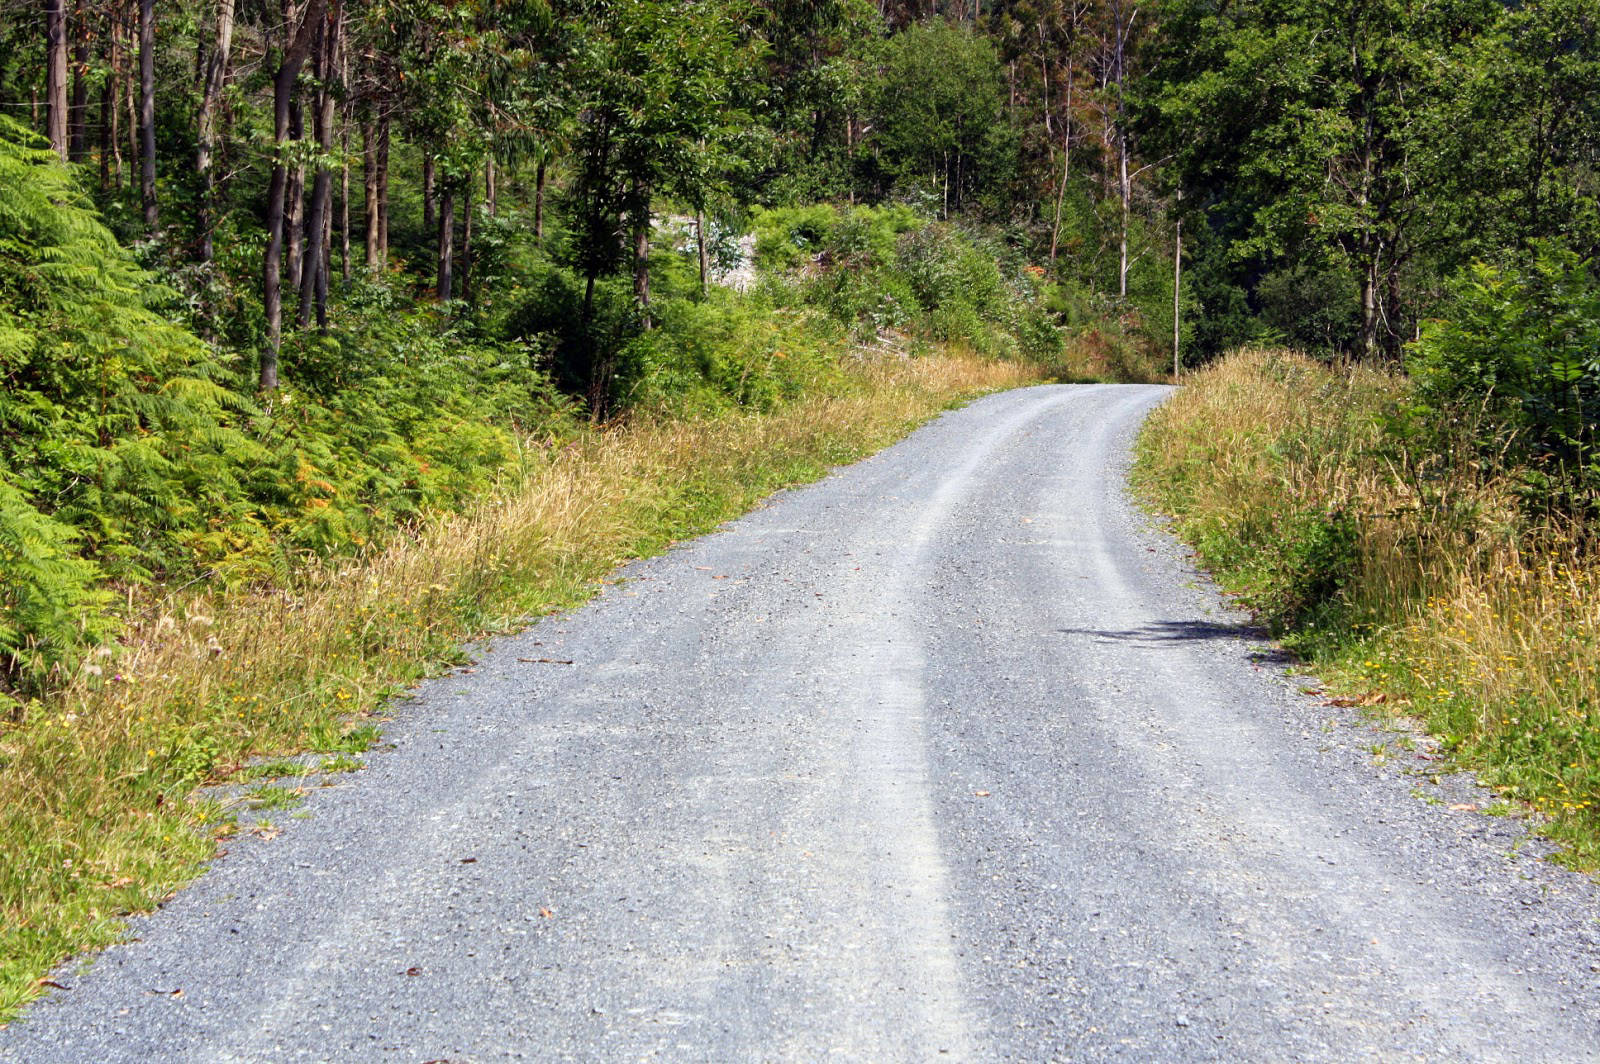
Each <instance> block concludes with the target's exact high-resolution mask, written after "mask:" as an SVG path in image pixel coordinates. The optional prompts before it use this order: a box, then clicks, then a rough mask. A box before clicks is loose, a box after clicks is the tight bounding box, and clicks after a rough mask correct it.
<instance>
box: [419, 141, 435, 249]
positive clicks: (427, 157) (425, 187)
mask: <svg viewBox="0 0 1600 1064" xmlns="http://www.w3.org/2000/svg"><path fill="white" fill-rule="evenodd" d="M433 193H434V179H433V154H432V153H431V152H429V151H427V150H426V149H424V150H423V154H422V228H423V230H424V231H426V230H430V229H432V228H433V225H434V214H433Z"/></svg>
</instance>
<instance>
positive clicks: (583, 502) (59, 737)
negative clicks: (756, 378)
mask: <svg viewBox="0 0 1600 1064" xmlns="http://www.w3.org/2000/svg"><path fill="white" fill-rule="evenodd" d="M847 377H848V378H849V382H850V383H849V385H848V386H847V387H845V388H844V389H843V390H842V391H839V392H837V393H836V394H830V395H817V396H813V397H811V398H808V399H804V400H801V401H799V402H797V403H795V404H793V405H791V406H789V407H786V408H784V409H781V410H779V411H778V412H776V413H773V414H769V415H764V416H755V415H727V416H721V417H715V418H706V419H700V420H690V421H666V420H662V421H648V420H647V421H641V422H636V423H634V424H631V425H628V426H626V427H622V428H617V429H613V430H608V431H595V432H592V433H589V434H587V435H583V436H580V437H579V438H578V439H576V440H575V441H572V442H569V443H566V444H562V445H547V446H542V445H541V444H540V443H539V442H538V441H529V442H528V445H527V446H528V448H529V450H528V454H527V456H526V458H527V465H528V475H527V477H526V479H525V481H524V482H523V483H522V484H521V485H520V487H519V488H518V489H517V490H515V491H513V492H511V493H509V494H506V495H504V496H502V497H499V498H497V499H494V500H493V501H491V502H489V503H487V504H485V505H483V506H482V507H480V508H479V509H477V510H476V511H474V512H472V513H470V514H467V515H465V516H461V517H454V518H449V519H444V520H440V521H437V522H435V523H433V524H429V525H426V526H424V527H421V528H418V529H416V530H415V531H414V533H413V534H412V535H410V536H406V537H399V538H397V539H396V540H394V541H393V542H391V543H390V544H389V545H388V547H387V548H386V549H384V550H382V551H381V552H379V553H375V554H373V555H372V556H370V557H368V558H365V559H363V560H360V561H359V562H356V563H346V564H344V565H342V566H339V567H329V568H324V569H319V570H315V571H312V572H308V573H306V574H304V575H302V576H301V577H299V578H298V579H297V580H296V581H295V582H294V583H293V585H292V586H290V587H288V588H285V589H281V590H276V591H272V592H270V593H256V594H249V595H243V594H233V595H223V596H217V595H213V594H209V593H207V591H205V590H204V589H203V588H189V589H182V590H178V591H175V592H171V593H168V594H167V595H165V597H159V598H158V597H153V596H152V597H151V599H150V600H149V601H148V602H145V603H144V604H143V608H142V610H140V611H139V619H138V620H137V622H136V623H135V624H133V625H132V626H131V627H130V629H129V630H128V631H127V633H126V635H125V637H124V640H123V645H122V646H121V648H120V649H119V651H118V652H116V653H113V654H108V655H107V656H105V657H104V658H103V659H101V661H100V663H99V664H98V665H94V666H91V667H89V668H87V669H85V670H83V671H82V672H81V673H80V674H79V678H78V680H77V681H76V682H75V683H74V684H73V685H72V686H71V687H70V689H68V690H66V691H65V692H64V693H62V694H61V695H60V696H59V697H56V698H53V699H52V700H51V701H49V702H48V703H41V704H35V705H34V706H33V707H32V709H31V711H30V712H29V714H28V715H27V716H26V717H25V718H24V719H23V720H22V721H20V722H18V723H15V724H12V725H9V726H3V727H4V730H3V731H0V854H3V855H4V858H3V861H0V1019H3V1018H4V1017H5V1016H6V1015H7V1014H8V1013H9V1012H10V1011H12V1010H14V1009H15V1008H16V1007H17V1006H18V1005H20V1004H21V1003H22V1002H24V1001H26V1000H27V999H28V998H30V997H31V996H33V995H34V994H35V993H36V992H37V989H38V986H39V980H40V979H41V977H42V976H44V974H45V973H46V972H47V971H48V970H49V968H50V967H51V966H52V965H54V964H56V963H57V962H59V961H60V960H61V959H62V958H64V957H66V956H68V955H70V954H72V953H74V952H77V951H79V950H82V949H84V948H88V947H94V946H99V945H103V944H106V943H108V942H110V941H113V940H115V938H116V937H117V936H118V935H119V934H120V933H121V923H120V919H119V918H120V917H121V916H122V915H124V914H126V913H129V912H137V911H141V910H145V909H148V908H150V907H151V906H153V905H154V904H155V903H157V902H158V901H160V900H161V899H162V898H163V897H164V896H166V895H167V894H168V893H169V892H170V891H172V890H174V889H176V888H177V887H178V886H179V885H180V884H182V883H183V882H184V881H185V880H187V879H189V878H190V877H192V876H193V875H194V874H195V873H196V870H197V869H198V867H199V864H200V862H202V861H203V860H205V859H206V858H207V857H209V856H210V855H211V854H212V852H213V850H214V848H215V845H216V842H215V840H216V838H217V837H219V836H220V835H225V834H226V833H227V832H228V831H229V830H230V828H229V825H228V824H227V822H226V821H224V820H221V819H220V818H219V816H218V812H217V810H216V808H215V807H214V806H212V805H209V804H207V803H205V802H200V801H191V800H190V799H191V796H192V795H193V793H194V791H195V789H196V788H197V787H198V786H199V785H201V784H203V783H207V782H213V781H217V780H223V779H227V778H228V777H229V776H230V775H232V774H234V773H236V772H237V771H238V770H239V769H240V768H241V766H242V765H243V764H244V763H245V762H246V760H247V759H250V758H253V757H260V756H263V755H272V754H281V753H288V752H294V751H301V750H307V749H311V750H327V751H334V750H343V749H349V748H351V747H352V746H359V745H361V744H362V743H364V742H366V741H370V738H371V736H372V734H373V730H372V729H371V727H370V726H362V725H361V724H360V717H361V716H362V715H363V714H368V713H370V712H372V711H373V710H374V709H376V708H377V707H379V706H380V705H381V704H382V702H383V700H384V698H385V697H386V696H387V695H389V694H391V693H393V692H394V691H396V690H397V689H398V688H400V687H401V686H403V685H404V684H406V683H408V682H410V681H414V680H415V679H417V678H418V677H420V676H423V675H425V674H427V673H429V672H431V671H435V670H437V669H438V668H439V667H441V666H442V665H443V664H445V663H449V662H454V661H457V660H459V655H460V651H459V649H458V648H459V647H460V645H461V644H462V642H463V641H464V640H466V639H469V638H471V637H473V636H474V635H477V634H480V633H483V632H486V631H494V630H501V629H506V628H510V627H514V626H515V625H516V624H517V623H519V621H520V619H521V618H525V617H528V616H530V615H536V614H539V613H542V612H548V611H552V610H556V609H560V608H562V607H565V606H570V605H572V604H574V603H576V602H579V601H581V600H582V599H583V598H584V597H585V596H587V595H588V594H589V593H590V592H591V591H592V590H593V588H594V587H595V582H596V581H597V580H598V579H599V578H601V577H602V576H604V575H605V574H606V573H607V572H608V571H610V570H611V569H612V568H614V567H615V566H616V565H617V564H618V563H620V562H622V561H624V560H625V559H628V558H631V557H636V556H639V555H643V554H649V553H652V552H656V551H659V550H661V549H663V548H664V547H665V546H666V545H668V544H669V543H670V542H671V541H672V540H674V539H676V538H679V537H683V536H687V535H691V534H694V533H697V532H701V531H704V530H706V529H708V528H711V527H713V526H714V525H715V524H716V523H717V522H718V521H721V520H724V519H726V518H727V517H730V516H733V515H735V514H737V513H739V512H741V511H743V510H744V509H746V508H748V507H749V506H750V505H751V504H752V503H753V502H755V501H756V500H758V499H759V498H761V497H762V496H764V495H766V494H768V493H770V492H771V491H773V490H775V489H777V488H779V487H781V486H783V485H787V484H794V483H798V482H803V481H806V480H809V479H813V478H815V477H817V476H819V475H820V474H821V473H823V472H824V471H825V470H826V469H827V467H828V466H830V465H833V464H837V463H840V462H845V461H848V460H851V459H853V458H856V457H859V456H861V455H863V454H866V453H869V452H870V451H872V450H874V449H877V448H879V447H882V446H883V445H885V444H887V443H889V442H890V441H892V440H893V439H895V438H896V437H898V436H899V435H901V434H903V433H904V432H906V431H907V430H909V429H910V428H911V427H913V426H914V425H916V424H917V423H919V422H920V421H922V420H924V419H926V418H927V417H929V416H931V415H932V414H933V413H935V412H937V411H938V410H940V409H942V408H944V407H946V406H948V405H950V404H951V403H953V402H955V401H957V400H959V399H961V398H964V397H969V396H972V395H974V394H977V393H979V392H983V391H988V390H994V389H998V388H1004V387H1011V386H1015V385H1018V384H1023V383H1028V382H1029V381H1030V379H1031V372H1030V371H1029V370H1027V369H1026V368H1024V367H1021V366H1018V365H1016V364H1005V363H995V362H990V361H980V360H977V359H970V358H959V357H943V358H927V359H918V360H908V361H898V360H897V361H892V362H882V363H877V364H868V365H863V366H860V367H858V368H856V369H855V370H853V371H851V372H850V373H848V374H847ZM136 605H137V604H136Z"/></svg>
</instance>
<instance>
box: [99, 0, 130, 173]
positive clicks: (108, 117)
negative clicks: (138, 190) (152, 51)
mask: <svg viewBox="0 0 1600 1064" xmlns="http://www.w3.org/2000/svg"><path fill="white" fill-rule="evenodd" d="M110 22H111V56H110V59H109V60H108V64H109V66H110V68H111V69H110V70H109V71H108V72H107V74H106V84H105V88H104V90H102V92H101V94H100V108H101V111H102V112H109V113H102V114H101V116H100V143H101V147H100V152H101V159H100V167H101V171H102V173H103V172H104V171H105V166H106V163H105V156H106V155H107V154H109V155H110V156H111V158H112V161H113V162H114V163H115V164H116V180H117V188H119V189H120V188H121V187H122V95H121V87H122V62H123V57H124V55H125V53H124V52H123V49H122V19H121V18H120V17H118V15H117V13H116V11H115V9H113V10H112V12H111V14H110ZM107 141H109V142H110V145H111V150H110V151H109V153H108V152H107V151H106V146H105V145H106V142H107Z"/></svg>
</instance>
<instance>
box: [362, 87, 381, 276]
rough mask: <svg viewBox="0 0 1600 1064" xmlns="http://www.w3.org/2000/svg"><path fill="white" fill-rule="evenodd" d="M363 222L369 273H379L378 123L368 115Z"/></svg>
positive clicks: (364, 125) (364, 134)
mask: <svg viewBox="0 0 1600 1064" xmlns="http://www.w3.org/2000/svg"><path fill="white" fill-rule="evenodd" d="M361 182H362V191H363V193H364V195H363V198H362V207H363V211H362V222H363V224H364V225H365V226H366V236H367V272H368V273H377V272H378V123H377V120H376V119H374V118H373V117H372V116H371V115H368V116H367V117H366V119H365V120H364V121H362V123H361Z"/></svg>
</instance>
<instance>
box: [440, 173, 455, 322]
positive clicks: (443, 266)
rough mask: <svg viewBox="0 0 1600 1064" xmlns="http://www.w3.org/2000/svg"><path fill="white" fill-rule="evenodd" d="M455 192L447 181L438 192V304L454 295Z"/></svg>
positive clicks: (453, 187)
mask: <svg viewBox="0 0 1600 1064" xmlns="http://www.w3.org/2000/svg"><path fill="white" fill-rule="evenodd" d="M455 240H456V190H455V186H454V185H453V184H451V183H450V182H449V181H446V182H444V187H443V188H441V189H440V191H439V302H441V303H444V302H448V301H449V300H450V299H451V298H452V296H453V295H454V294H455V293H454V290H455Z"/></svg>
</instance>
